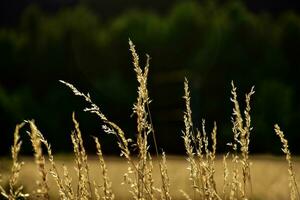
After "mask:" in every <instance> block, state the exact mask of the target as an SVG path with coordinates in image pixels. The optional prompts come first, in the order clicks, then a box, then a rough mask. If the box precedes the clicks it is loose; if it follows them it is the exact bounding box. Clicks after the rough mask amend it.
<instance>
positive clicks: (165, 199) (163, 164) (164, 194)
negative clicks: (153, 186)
mask: <svg viewBox="0 0 300 200" xmlns="http://www.w3.org/2000/svg"><path fill="white" fill-rule="evenodd" d="M159 167H160V171H161V175H162V187H161V195H160V198H161V199H162V200H171V199H172V197H171V194H170V180H169V175H168V167H167V158H166V154H165V152H162V160H161V161H160V164H159Z"/></svg>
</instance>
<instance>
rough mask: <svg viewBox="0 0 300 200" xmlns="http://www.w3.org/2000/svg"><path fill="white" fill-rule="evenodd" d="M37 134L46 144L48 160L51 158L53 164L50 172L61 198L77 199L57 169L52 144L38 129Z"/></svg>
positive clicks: (62, 199) (63, 199)
mask: <svg viewBox="0 0 300 200" xmlns="http://www.w3.org/2000/svg"><path fill="white" fill-rule="evenodd" d="M37 134H38V135H39V138H40V140H41V142H42V143H43V144H44V145H45V147H46V149H47V154H48V160H49V162H50V165H51V169H50V174H51V175H52V177H53V178H54V180H55V183H56V185H57V187H58V193H59V197H60V199H61V200H65V199H75V196H74V194H71V193H70V192H69V191H68V187H67V186H66V185H65V181H64V179H63V178H61V177H60V175H59V173H58V169H57V166H56V163H55V161H54V156H53V154H52V149H51V145H50V144H49V143H48V141H47V140H46V139H45V138H44V136H43V135H42V133H41V132H40V131H38V132H37ZM66 170H67V169H66V168H65V173H67V172H66Z"/></svg>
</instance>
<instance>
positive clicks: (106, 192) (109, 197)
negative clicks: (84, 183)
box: [94, 137, 115, 200]
mask: <svg viewBox="0 0 300 200" xmlns="http://www.w3.org/2000/svg"><path fill="white" fill-rule="evenodd" d="M94 140H95V143H96V148H97V155H98V158H99V165H100V170H101V174H102V178H103V186H102V192H103V199H104V200H113V199H114V198H115V195H114V194H113V192H112V189H111V187H112V183H111V181H110V180H109V177H108V174H107V171H108V170H107V167H106V164H105V161H104V158H103V154H102V150H101V144H100V142H99V139H98V138H97V137H94ZM95 188H96V189H95V194H98V197H97V199H98V198H100V195H99V191H98V190H97V186H95ZM96 196H97V195H96Z"/></svg>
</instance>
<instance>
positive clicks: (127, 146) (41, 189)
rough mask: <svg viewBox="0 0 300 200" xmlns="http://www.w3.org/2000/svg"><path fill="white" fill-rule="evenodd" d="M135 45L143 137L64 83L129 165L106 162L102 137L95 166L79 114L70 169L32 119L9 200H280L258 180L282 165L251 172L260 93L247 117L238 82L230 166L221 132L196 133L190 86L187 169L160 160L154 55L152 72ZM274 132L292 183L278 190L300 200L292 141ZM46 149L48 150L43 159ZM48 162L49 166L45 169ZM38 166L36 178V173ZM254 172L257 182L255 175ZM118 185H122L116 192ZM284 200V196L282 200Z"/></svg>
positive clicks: (9, 177)
mask: <svg viewBox="0 0 300 200" xmlns="http://www.w3.org/2000/svg"><path fill="white" fill-rule="evenodd" d="M129 46H130V51H131V53H132V57H133V66H134V70H135V72H136V75H137V81H138V89H137V92H138V97H137V100H136V102H135V104H134V105H133V113H134V114H135V116H136V120H137V125H136V126H137V130H136V137H135V138H134V139H131V138H128V137H127V136H126V134H125V132H124V131H123V130H122V129H121V128H120V127H119V126H118V125H117V124H116V123H114V122H113V121H111V120H110V119H108V118H107V117H106V116H105V115H104V113H102V112H101V109H100V108H99V107H98V106H97V105H96V104H95V103H94V102H93V100H92V98H91V97H90V95H89V94H84V93H82V92H80V91H79V90H78V89H77V88H75V87H74V86H73V85H72V84H70V83H67V82H64V81H61V82H62V83H63V84H65V85H66V86H68V87H69V88H70V89H71V90H72V91H73V93H74V94H75V95H77V96H80V97H82V98H83V99H84V100H85V101H86V102H87V103H88V105H89V106H88V107H87V108H85V109H84V110H85V111H86V112H90V113H92V114H95V115H96V116H97V117H99V120H101V122H103V123H104V124H105V125H103V130H104V132H106V133H107V134H111V135H113V136H115V138H116V141H117V144H118V146H119V148H120V152H121V153H120V156H121V157H123V158H124V160H125V163H124V162H122V163H120V162H121V161H120V159H112V160H109V162H106V161H105V160H104V157H103V154H102V151H101V138H97V137H94V140H95V146H96V149H97V152H96V153H97V156H98V161H95V160H93V159H94V158H93V159H88V155H87V153H86V151H85V147H84V142H83V138H82V134H81V131H80V128H79V123H78V121H77V120H76V117H75V114H73V116H72V120H73V123H74V131H72V134H71V140H72V143H73V152H74V161H73V162H71V161H66V162H65V163H62V162H61V161H57V160H55V158H54V156H53V153H52V149H51V145H50V144H49V143H48V142H47V140H46V139H45V138H44V137H43V135H42V133H41V132H40V131H39V130H38V128H37V126H36V125H35V122H34V121H33V120H28V121H25V122H23V123H22V124H20V125H17V126H16V130H15V133H14V142H13V145H12V147H11V157H12V166H11V168H10V173H8V172H6V173H5V174H4V175H5V176H3V177H2V179H3V181H2V183H4V184H3V185H2V186H1V187H0V189H1V194H2V196H3V197H4V198H5V199H9V200H13V199H20V198H22V199H26V198H30V199H50V198H51V199H52V198H55V197H56V198H59V199H64V200H65V199H70V200H73V199H80V200H81V199H82V200H88V199H97V200H100V199H103V200H113V199H136V200H146V199H147V200H153V199H162V200H171V199H201V200H215V199H216V200H221V199H222V200H226V199H228V200H236V199H244V200H246V199H255V198H257V197H260V198H267V197H269V198H271V199H275V197H274V196H270V195H264V193H268V191H267V190H268V187H270V186H271V185H267V186H266V187H265V189H262V187H260V186H261V185H263V184H264V183H266V180H264V179H263V178H262V179H260V178H257V177H259V175H257V174H260V173H267V172H268V171H270V170H272V171H273V170H274V172H275V171H276V170H278V166H281V165H282V163H281V162H280V163H279V164H278V165H277V166H275V165H274V166H275V168H276V167H277V169H275V168H274V166H273V168H274V169H269V168H268V163H267V161H263V160H258V161H257V164H256V165H255V164H254V165H253V166H252V165H251V164H252V163H251V162H250V160H249V143H250V133H251V129H252V127H251V117H250V111H251V107H250V100H251V97H252V95H253V94H254V88H252V89H251V90H250V92H249V93H248V94H246V96H245V103H246V104H245V105H246V106H245V109H244V110H243V111H242V110H241V109H240V106H239V102H238V100H237V91H236V90H237V89H236V87H235V85H234V84H233V82H232V98H231V101H232V102H233V115H232V133H233V141H232V143H228V145H229V146H230V149H231V151H230V152H228V153H227V154H226V155H225V156H224V157H223V159H222V158H218V159H217V158H216V157H217V156H216V149H217V140H216V138H217V137H216V135H217V125H216V123H214V127H213V130H212V131H211V133H210V134H209V133H207V131H206V128H205V121H204V120H203V122H202V127H201V129H197V128H195V127H194V126H193V120H192V110H191V107H190V91H189V85H188V81H187V80H185V82H184V92H185V94H184V97H183V98H184V100H185V105H186V107H185V111H184V115H183V119H184V125H185V127H184V129H183V131H182V138H183V143H184V146H185V149H186V155H187V159H186V160H187V161H186V162H183V160H180V159H179V160H178V158H174V157H172V158H171V159H167V158H166V154H165V153H164V152H161V153H160V152H159V151H158V148H157V146H156V139H155V138H156V136H155V132H154V128H153V124H152V119H151V114H150V109H149V104H150V102H151V100H150V98H149V93H148V89H147V78H148V73H149V56H147V62H146V66H145V67H144V68H141V67H140V64H139V57H138V54H137V53H136V50H135V46H134V45H133V43H132V42H131V41H129ZM24 124H29V126H30V130H29V131H28V135H29V136H30V140H31V143H32V148H33V151H34V162H33V161H32V160H30V159H27V160H26V161H28V162H27V163H29V164H28V165H26V166H25V167H24V166H23V165H24V162H22V161H20V160H19V152H20V149H21V145H22V141H21V139H20V135H19V130H20V128H22V127H23V125H24ZM274 130H275V133H276V134H277V135H278V136H279V139H280V140H281V142H282V146H283V147H282V150H283V152H284V153H285V155H286V161H287V163H288V164H287V167H285V168H287V169H288V170H287V172H288V177H289V178H288V179H287V180H288V184H286V183H285V182H283V183H282V185H280V186H279V187H278V188H280V190H283V191H284V186H286V187H287V188H289V192H288V194H289V198H290V199H291V200H294V199H299V197H300V195H299V191H298V187H297V182H296V178H295V167H294V166H293V162H292V158H291V153H290V151H289V148H288V142H287V140H286V139H285V138H284V134H283V132H282V131H281V130H280V128H279V126H278V125H275V127H274ZM149 139H153V140H154V148H155V150H156V154H155V155H154V157H153V155H151V154H150V152H149V144H148V141H149ZM43 146H44V147H45V148H44V147H43ZM43 149H45V150H46V151H45V152H43ZM46 160H48V161H47V162H46ZM6 163H7V162H6ZM34 163H35V165H36V173H32V167H33V166H32V165H33V164H34ZM65 164H66V165H65ZM264 168H268V169H267V170H266V169H264ZM120 169H121V170H120ZM186 169H188V170H186ZM250 169H251V171H250ZM255 169H256V170H255ZM21 170H23V172H22V171H21ZM26 172H27V173H26ZM250 172H252V174H251V173H250ZM253 172H254V174H255V175H253ZM32 174H34V175H32ZM169 174H172V175H174V174H176V175H178V174H180V176H176V177H174V176H173V177H172V176H169ZM278 174H279V175H280V176H282V175H283V174H284V172H282V171H279V170H278V173H276V175H278ZM20 175H22V177H23V178H24V177H27V178H26V180H27V182H28V181H30V180H31V181H35V182H36V184H33V183H32V182H31V183H30V184H28V183H27V184H25V183H24V182H23V184H20V182H19V179H20ZM28 176H29V177H28ZM6 182H7V183H6ZM113 183H114V184H115V186H113ZM120 183H122V184H123V185H124V186H123V187H122V188H121V187H119V184H120ZM266 184H268V183H266ZM23 185H24V186H26V187H28V188H27V190H25V189H24V188H23ZM116 185H117V186H116ZM287 185H288V186H287ZM54 186H56V187H54ZM278 188H276V189H278ZM255 191H258V192H255ZM262 191H263V192H264V193H263V192H262ZM283 198H284V197H283V196H281V197H280V198H279V199H283Z"/></svg>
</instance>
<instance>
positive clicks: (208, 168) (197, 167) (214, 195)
mask: <svg viewBox="0 0 300 200" xmlns="http://www.w3.org/2000/svg"><path fill="white" fill-rule="evenodd" d="M184 92H185V94H184V97H183V98H184V99H185V108H186V110H185V113H184V124H185V130H184V131H183V140H184V145H185V149H186V153H187V156H188V158H187V160H188V162H189V164H190V166H189V171H190V180H191V181H192V186H193V189H194V198H196V196H197V197H199V198H200V199H221V197H220V196H219V194H218V192H217V190H216V184H215V180H214V173H215V167H214V159H215V154H216V145H217V142H216V133H217V126H216V123H214V128H213V131H212V134H211V137H212V138H211V140H212V142H213V143H212V150H209V138H208V136H207V133H206V131H205V121H204V120H203V122H202V133H201V131H199V130H198V131H197V135H196V137H195V136H194V131H193V122H192V111H191V107H190V91H189V86H188V81H187V79H185V82H184ZM184 196H186V195H184ZM186 197H187V196H186Z"/></svg>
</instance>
